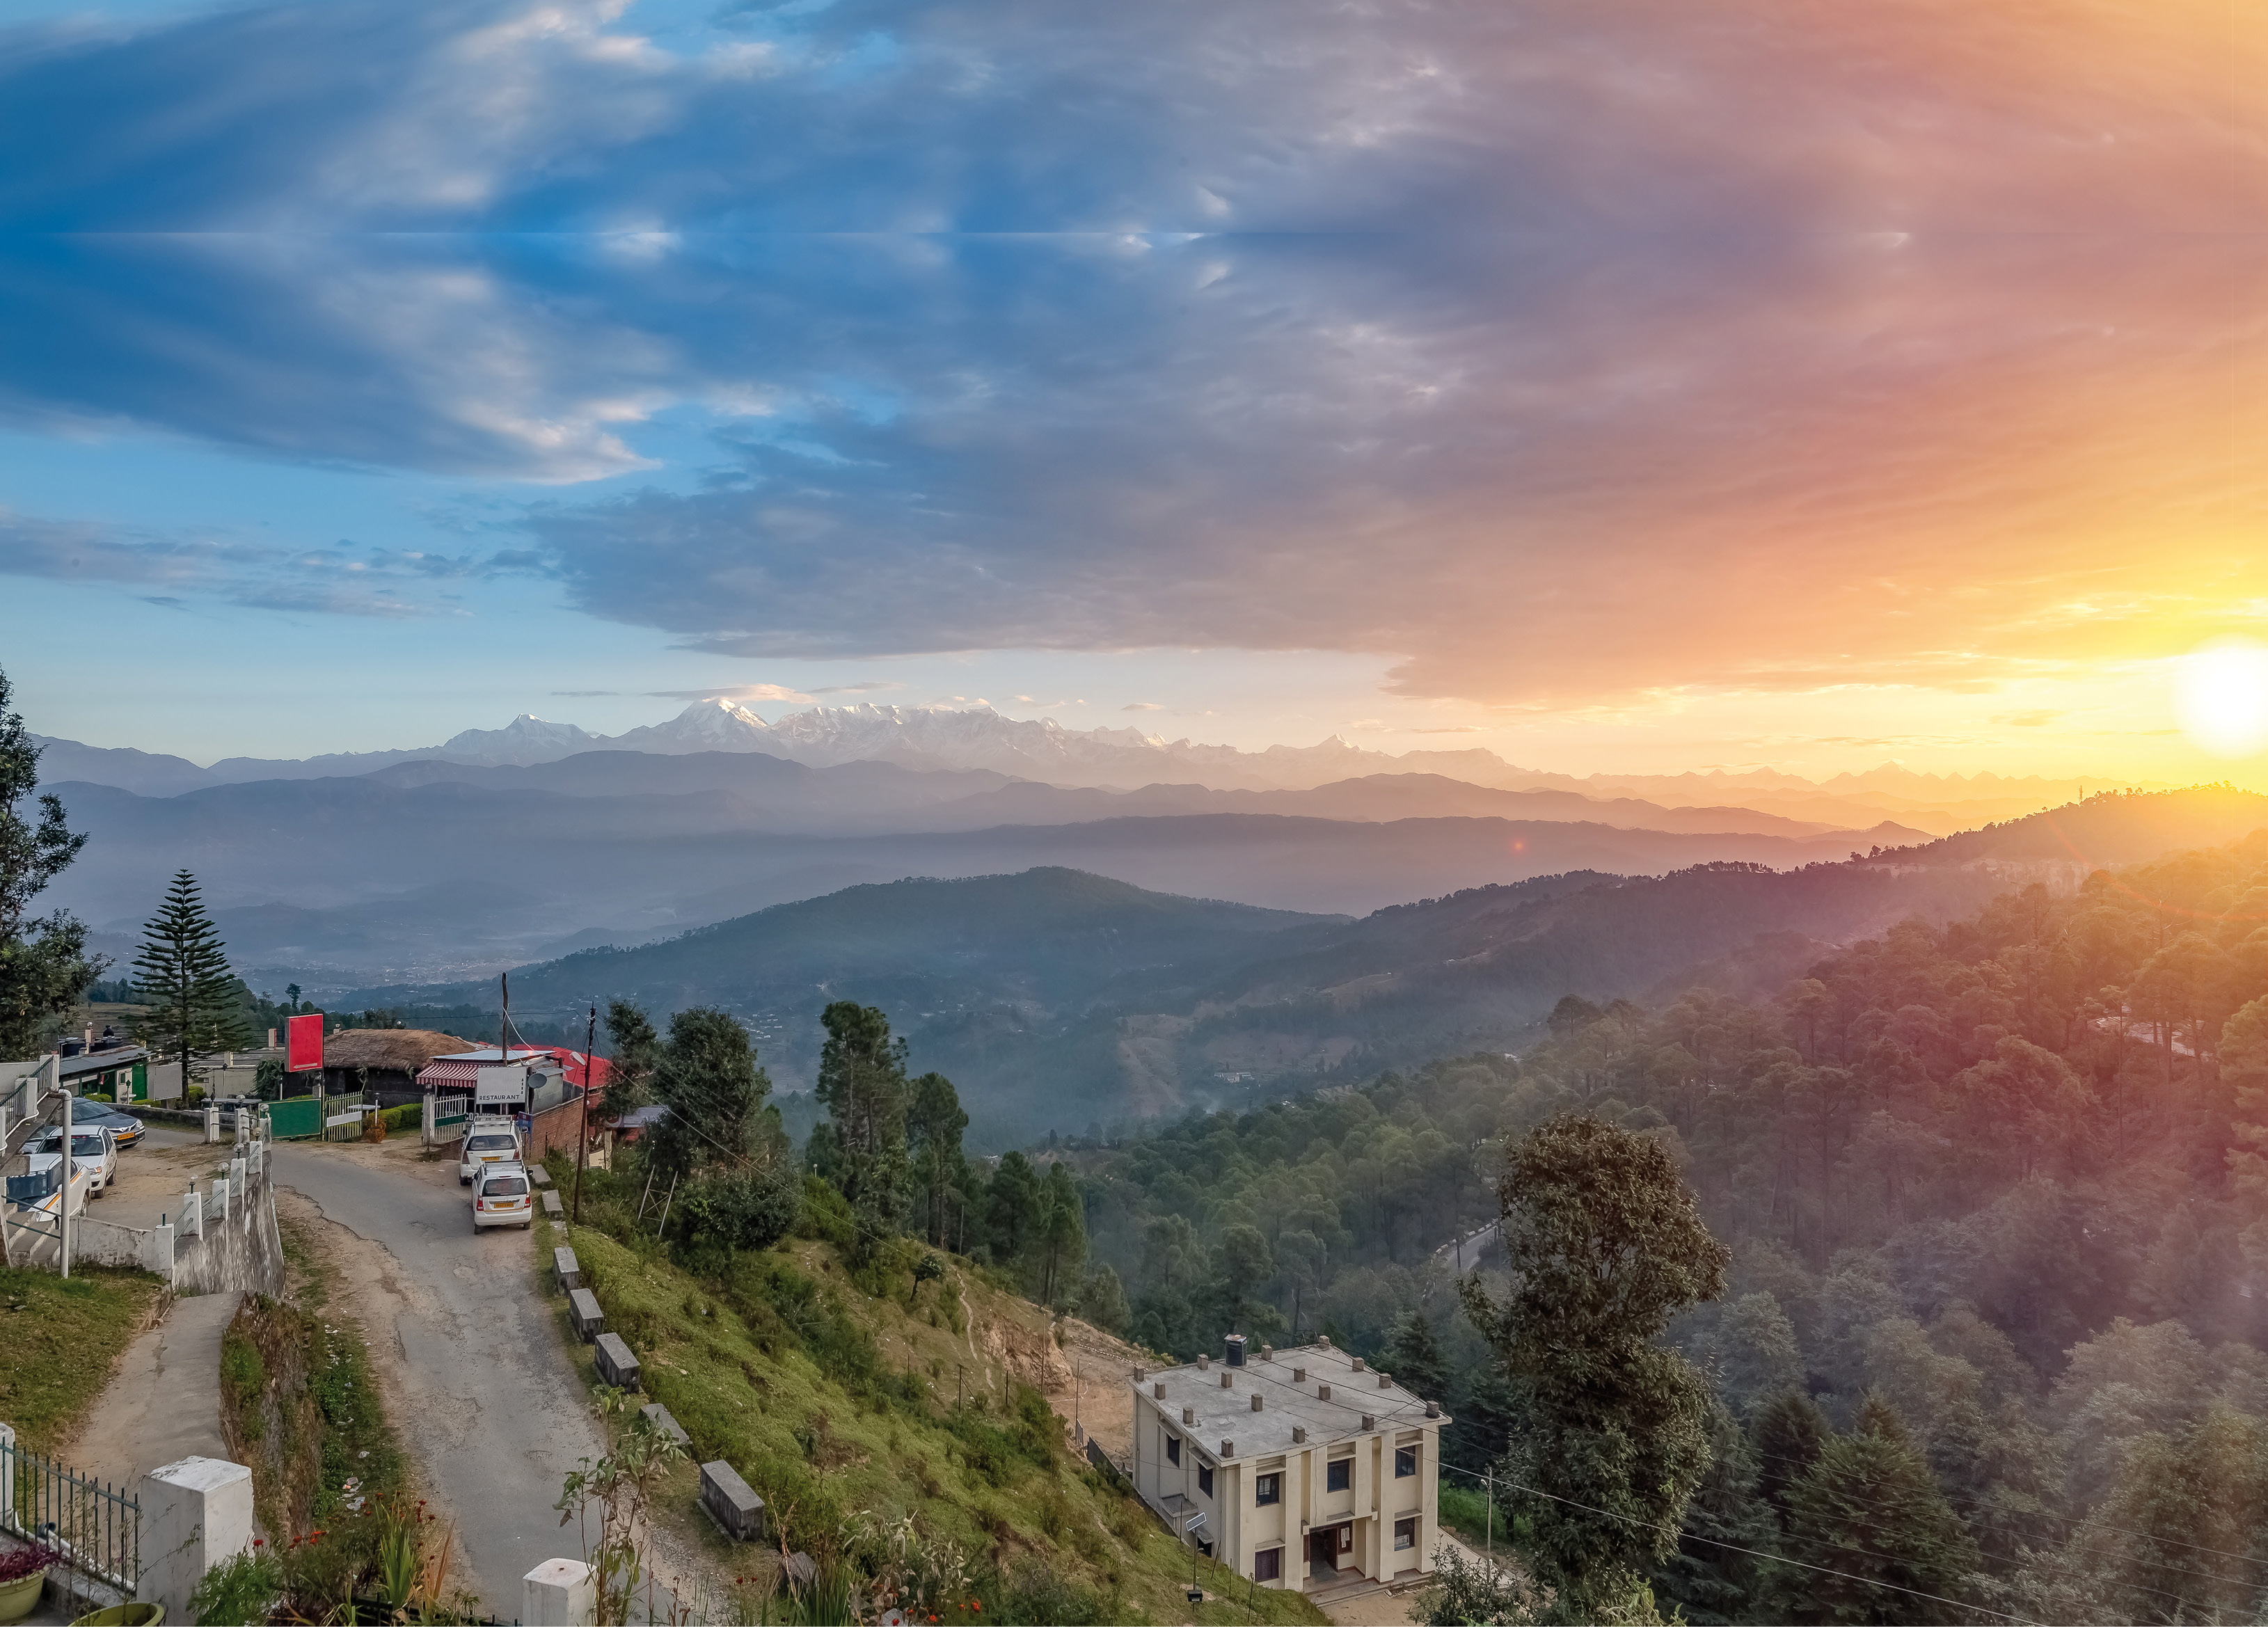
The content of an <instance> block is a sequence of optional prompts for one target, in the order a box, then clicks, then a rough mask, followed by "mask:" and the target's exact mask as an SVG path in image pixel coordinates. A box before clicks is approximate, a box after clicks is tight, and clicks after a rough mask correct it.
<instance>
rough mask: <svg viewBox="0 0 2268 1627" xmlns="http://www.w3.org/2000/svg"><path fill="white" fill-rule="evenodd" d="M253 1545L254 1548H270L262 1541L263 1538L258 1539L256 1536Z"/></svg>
mask: <svg viewBox="0 0 2268 1627" xmlns="http://www.w3.org/2000/svg"><path fill="white" fill-rule="evenodd" d="M252 1545H253V1546H254V1548H265V1547H267V1546H268V1544H267V1542H265V1541H264V1540H262V1539H261V1538H260V1537H256V1536H255V1537H254V1538H253V1539H252Z"/></svg>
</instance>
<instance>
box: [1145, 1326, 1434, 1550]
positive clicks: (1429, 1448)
mask: <svg viewBox="0 0 2268 1627" xmlns="http://www.w3.org/2000/svg"><path fill="white" fill-rule="evenodd" d="M1130 1383H1131V1385H1132V1387H1133V1391H1134V1453H1133V1469H1134V1485H1135V1489H1136V1490H1137V1491H1138V1492H1140V1494H1141V1496H1142V1498H1143V1500H1144V1501H1145V1502H1146V1503H1148V1504H1149V1505H1150V1506H1151V1507H1152V1508H1153V1509H1155V1510H1157V1511H1158V1513H1160V1515H1161V1516H1163V1517H1164V1518H1165V1519H1166V1520H1167V1521H1169V1522H1170V1523H1171V1525H1172V1527H1173V1528H1174V1529H1175V1531H1176V1532H1178V1533H1180V1534H1181V1535H1182V1540H1183V1541H1185V1542H1186V1541H1189V1540H1191V1538H1192V1537H1194V1539H1195V1540H1196V1541H1197V1544H1198V1546H1199V1547H1200V1548H1201V1549H1202V1550H1204V1552H1206V1553H1208V1554H1210V1555H1211V1556H1212V1557H1214V1558H1216V1559H1218V1560H1219V1561H1220V1562H1221V1563H1222V1564H1226V1565H1227V1566H1229V1567H1230V1568H1231V1569H1233V1571H1235V1572H1236V1573H1237V1574H1238V1575H1240V1576H1247V1577H1250V1578H1252V1579H1254V1580H1256V1581H1257V1582H1258V1583H1259V1584H1260V1585H1261V1586H1262V1587H1292V1588H1298V1589H1300V1590H1301V1591H1303V1592H1321V1591H1322V1590H1324V1589H1326V1588H1331V1587H1339V1586H1342V1585H1344V1584H1349V1583H1354V1582H1359V1581H1363V1580H1366V1579H1367V1580H1370V1581H1373V1582H1391V1581H1393V1580H1394V1579H1395V1578H1397V1577H1403V1576H1407V1575H1410V1574H1412V1573H1416V1572H1428V1571H1430V1570H1432V1555H1433V1548H1434V1545H1435V1542H1436V1541H1437V1540H1438V1536H1439V1533H1440V1509H1439V1493H1438V1486H1439V1483H1440V1473H1439V1465H1440V1459H1439V1458H1438V1457H1437V1456H1436V1455H1435V1454H1436V1453H1437V1452H1438V1451H1439V1449H1440V1434H1441V1426H1442V1425H1444V1424H1447V1422H1448V1421H1449V1420H1448V1418H1447V1417H1446V1416H1445V1415H1444V1414H1443V1413H1442V1411H1441V1410H1440V1406H1439V1404H1438V1403H1436V1402H1428V1401H1420V1400H1419V1399H1418V1397H1417V1396H1415V1395H1411V1394H1410V1392H1409V1391H1407V1390H1405V1389H1403V1388H1400V1387H1399V1386H1397V1385H1396V1384H1395V1382H1394V1380H1393V1379H1392V1378H1391V1377H1390V1376H1388V1374H1386V1373H1378V1372H1375V1371H1373V1370H1371V1369H1369V1368H1367V1367H1366V1366H1364V1364H1363V1361H1362V1358H1360V1357H1357V1356H1349V1355H1348V1354H1347V1353H1346V1352H1345V1351H1340V1350H1337V1349H1335V1348H1333V1346H1332V1345H1331V1344H1330V1342H1329V1340H1328V1339H1325V1340H1319V1341H1318V1342H1317V1343H1315V1344H1309V1345H1303V1346H1301V1347H1300V1349H1298V1350H1288V1351H1278V1350H1274V1349H1271V1348H1270V1347H1269V1346H1267V1345H1264V1344H1263V1345H1262V1346H1261V1347H1260V1350H1259V1352H1258V1354H1257V1355H1256V1356H1252V1357H1250V1358H1248V1357H1247V1353H1246V1350H1245V1341H1244V1339H1243V1337H1242V1336H1241V1335H1232V1336H1230V1337H1229V1339H1228V1341H1227V1345H1226V1350H1225V1351H1224V1352H1223V1355H1222V1359H1221V1360H1219V1362H1215V1361H1213V1360H1212V1359H1211V1358H1208V1357H1202V1356H1201V1357H1199V1358H1197V1361H1196V1362H1195V1363H1194V1364H1191V1365H1187V1366H1179V1367H1167V1368H1164V1369H1162V1370H1159V1371H1148V1370H1145V1369H1141V1368H1137V1369H1136V1370H1135V1372H1134V1373H1133V1374H1132V1376H1131V1379H1130ZM1198 1516H1202V1519H1199V1518H1198ZM1192 1521H1195V1524H1194V1526H1193V1525H1192Z"/></svg>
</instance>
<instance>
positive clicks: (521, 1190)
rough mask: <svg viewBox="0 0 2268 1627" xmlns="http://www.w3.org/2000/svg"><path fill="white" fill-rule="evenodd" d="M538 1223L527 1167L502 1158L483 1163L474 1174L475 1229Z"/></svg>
mask: <svg viewBox="0 0 2268 1627" xmlns="http://www.w3.org/2000/svg"><path fill="white" fill-rule="evenodd" d="M534 1224H535V1196H534V1192H533V1191H531V1190H530V1189H529V1187H528V1184H527V1167H525V1166H524V1165H519V1164H508V1163H505V1162H504V1160H501V1159H499V1160H497V1161H496V1162H495V1163H492V1164H483V1165H482V1166H481V1173H480V1174H478V1175H476V1176H475V1177H474V1178H473V1229H474V1230H475V1231H476V1232H477V1231H479V1230H480V1229H481V1227H482V1226H534Z"/></svg>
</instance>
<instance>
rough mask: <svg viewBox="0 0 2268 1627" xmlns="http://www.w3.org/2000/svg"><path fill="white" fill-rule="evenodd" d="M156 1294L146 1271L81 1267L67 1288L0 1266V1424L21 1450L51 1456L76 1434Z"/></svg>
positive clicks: (57, 1280)
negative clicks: (11, 1431)
mask: <svg viewBox="0 0 2268 1627" xmlns="http://www.w3.org/2000/svg"><path fill="white" fill-rule="evenodd" d="M157 1298H158V1279H157V1278H156V1277H151V1276H150V1275H148V1274H147V1273H146V1272H143V1271H124V1270H107V1269H106V1268H104V1267H100V1266H81V1267H79V1268H78V1269H77V1270H76V1271H74V1272H72V1273H71V1277H70V1280H69V1281H68V1282H66V1281H65V1280H63V1278H62V1277H57V1276H55V1275H54V1274H53V1273H51V1272H48V1271H25V1270H10V1269H7V1268H5V1267H0V1349H4V1350H5V1351H6V1352H7V1355H6V1358H5V1359H4V1360H0V1423H7V1424H12V1425H15V1426H16V1440H17V1444H18V1446H21V1447H24V1448H26V1450H28V1451H32V1452H53V1451H55V1449H56V1448H57V1447H60V1446H62V1445H63V1442H65V1441H67V1440H69V1439H70V1438H71V1437H72V1436H73V1435H75V1434H76V1433H77V1432H78V1426H79V1425H80V1424H81V1423H82V1422H83V1421H84V1420H85V1417H86V1414H87V1411H88V1410H89V1409H90V1408H92V1406H93V1405H94V1402H95V1400H96V1398H97V1397H98V1396H99V1395H101V1394H102V1391H103V1387H104V1386H105V1385H107V1384H108V1383H109V1382H110V1375H111V1373H112V1372H113V1371H114V1369H115V1368H116V1367H117V1366H118V1358H120V1357H121V1356H122V1355H123V1354H124V1353H125V1351H126V1347H127V1345H128V1344H131V1343H132V1342H133V1339H134V1336H135V1335H136V1334H137V1333H139V1332H141V1331H142V1329H143V1328H144V1325H145V1324H146V1323H147V1321H148V1320H149V1315H150V1309H151V1306H152V1305H154V1304H155V1303H156V1301H157ZM90 1358H92V1359H90Z"/></svg>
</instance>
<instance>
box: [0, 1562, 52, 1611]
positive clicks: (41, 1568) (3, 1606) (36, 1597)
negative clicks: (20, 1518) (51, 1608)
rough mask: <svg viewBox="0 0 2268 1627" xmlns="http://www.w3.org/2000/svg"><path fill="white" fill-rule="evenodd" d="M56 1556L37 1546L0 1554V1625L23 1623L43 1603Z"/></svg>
mask: <svg viewBox="0 0 2268 1627" xmlns="http://www.w3.org/2000/svg"><path fill="white" fill-rule="evenodd" d="M54 1563H55V1555H53V1554H52V1553H50V1552H48V1550H46V1549H44V1548H41V1547H40V1546H39V1545H38V1544H36V1543H32V1544H27V1545H26V1546H23V1547H20V1548H9V1549H7V1550H4V1551H0V1622H20V1621H22V1620H23V1619H24V1618H25V1617H26V1616H29V1615H30V1614H31V1613H32V1607H33V1605H35V1604H37V1603H39V1601H40V1588H41V1587H45V1586H46V1585H47V1580H48V1566H49V1565H50V1564H54Z"/></svg>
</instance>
